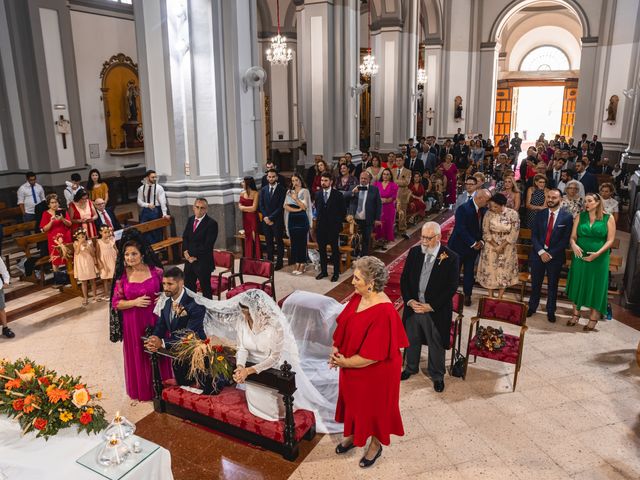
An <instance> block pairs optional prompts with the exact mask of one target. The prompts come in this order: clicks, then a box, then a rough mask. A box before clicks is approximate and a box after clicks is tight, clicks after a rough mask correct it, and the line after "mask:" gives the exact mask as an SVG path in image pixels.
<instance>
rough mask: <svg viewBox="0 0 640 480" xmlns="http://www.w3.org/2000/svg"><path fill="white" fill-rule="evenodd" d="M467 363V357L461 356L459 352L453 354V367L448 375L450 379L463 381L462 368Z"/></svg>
mask: <svg viewBox="0 0 640 480" xmlns="http://www.w3.org/2000/svg"><path fill="white" fill-rule="evenodd" d="M465 363H467V357H465V356H464V355H462V354H461V353H460V352H457V351H456V353H455V356H454V361H453V365H452V366H451V370H450V372H449V374H450V375H451V376H452V377H458V378H463V379H464V366H465Z"/></svg>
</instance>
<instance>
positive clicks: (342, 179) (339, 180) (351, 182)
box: [320, 164, 358, 202]
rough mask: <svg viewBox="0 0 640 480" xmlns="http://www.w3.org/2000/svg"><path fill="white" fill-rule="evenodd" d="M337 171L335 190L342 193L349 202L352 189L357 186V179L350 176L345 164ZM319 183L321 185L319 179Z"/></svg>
mask: <svg viewBox="0 0 640 480" xmlns="http://www.w3.org/2000/svg"><path fill="white" fill-rule="evenodd" d="M338 170H339V172H340V174H339V175H338V176H337V177H336V181H335V183H334V185H335V189H336V190H338V191H339V192H340V193H342V195H344V198H345V200H346V201H347V202H349V201H351V195H353V193H352V192H353V189H354V188H355V186H356V185H358V179H357V178H356V177H354V176H353V175H351V173H350V172H349V167H348V166H347V165H346V164H343V165H340V167H339V169H338ZM320 183H322V178H321V179H320ZM321 187H322V185H321Z"/></svg>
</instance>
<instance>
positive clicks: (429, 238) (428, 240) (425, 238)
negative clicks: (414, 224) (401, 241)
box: [420, 233, 440, 242]
mask: <svg viewBox="0 0 640 480" xmlns="http://www.w3.org/2000/svg"><path fill="white" fill-rule="evenodd" d="M439 236H440V234H439V233H436V234H435V235H432V236H430V237H425V236H424V235H421V236H420V239H421V240H424V241H425V242H430V241H431V240H433V239H434V238H436V237H439Z"/></svg>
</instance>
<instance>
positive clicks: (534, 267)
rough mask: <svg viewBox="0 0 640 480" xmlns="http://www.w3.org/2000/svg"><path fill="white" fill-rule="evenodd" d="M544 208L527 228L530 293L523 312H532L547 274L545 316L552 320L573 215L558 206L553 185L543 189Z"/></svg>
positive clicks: (557, 197)
mask: <svg viewBox="0 0 640 480" xmlns="http://www.w3.org/2000/svg"><path fill="white" fill-rule="evenodd" d="M546 202H547V208H545V209H544V210H540V211H539V212H538V213H537V214H536V218H535V220H534V222H533V228H532V229H531V243H532V244H533V247H532V248H531V254H530V256H529V261H530V264H531V297H529V310H528V312H527V316H531V315H533V314H534V313H535V311H536V309H537V308H538V304H539V303H540V291H541V289H542V282H543V280H544V277H545V275H546V276H547V282H548V285H547V320H549V321H550V322H552V323H553V322H555V321H556V298H557V297H558V281H559V280H560V271H561V270H562V266H563V265H564V262H565V250H566V249H567V247H568V246H569V239H570V238H571V229H572V228H573V217H572V215H571V213H569V212H568V211H567V210H565V209H562V208H560V203H561V202H562V194H561V193H560V190H558V189H557V188H552V189H550V190H548V191H547V195H546Z"/></svg>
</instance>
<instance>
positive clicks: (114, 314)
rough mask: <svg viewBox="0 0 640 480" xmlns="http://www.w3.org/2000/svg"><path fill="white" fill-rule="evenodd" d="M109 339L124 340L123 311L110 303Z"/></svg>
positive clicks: (114, 341)
mask: <svg viewBox="0 0 640 480" xmlns="http://www.w3.org/2000/svg"><path fill="white" fill-rule="evenodd" d="M109 340H111V341H112V342H113V343H117V342H121V341H122V312H119V311H118V310H116V309H115V308H113V306H111V305H109Z"/></svg>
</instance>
